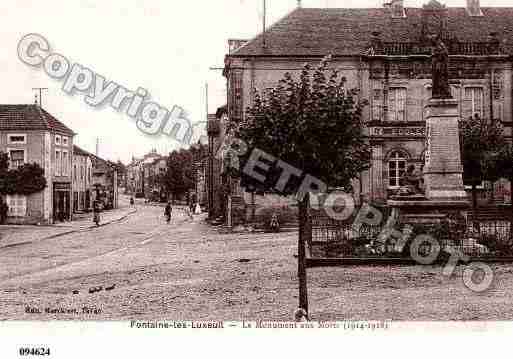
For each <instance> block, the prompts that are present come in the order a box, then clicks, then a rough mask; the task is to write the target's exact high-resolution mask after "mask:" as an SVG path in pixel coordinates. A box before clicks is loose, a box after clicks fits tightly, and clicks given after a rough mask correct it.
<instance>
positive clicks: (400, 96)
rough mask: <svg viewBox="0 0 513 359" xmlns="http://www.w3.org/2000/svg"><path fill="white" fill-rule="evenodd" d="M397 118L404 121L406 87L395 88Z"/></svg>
mask: <svg viewBox="0 0 513 359" xmlns="http://www.w3.org/2000/svg"><path fill="white" fill-rule="evenodd" d="M397 116H398V118H397V120H399V121H405V120H406V89H405V88H398V89H397Z"/></svg>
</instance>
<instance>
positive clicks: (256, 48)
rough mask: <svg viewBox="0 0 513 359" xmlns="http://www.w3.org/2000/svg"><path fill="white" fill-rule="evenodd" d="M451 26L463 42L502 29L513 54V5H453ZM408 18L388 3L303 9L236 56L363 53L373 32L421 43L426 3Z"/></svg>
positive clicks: (500, 35) (410, 11)
mask: <svg viewBox="0 0 513 359" xmlns="http://www.w3.org/2000/svg"><path fill="white" fill-rule="evenodd" d="M446 9H447V31H448V32H449V33H450V34H451V35H454V36H455V37H456V38H457V39H458V41H462V42H465V41H468V42H486V41H488V39H489V35H490V34H491V33H493V32H496V33H497V35H498V38H499V39H500V40H501V41H502V42H503V44H502V46H503V47H502V50H503V51H504V52H505V53H507V54H513V8H507V7H483V8H481V10H482V12H483V16H470V15H468V13H467V10H466V9H465V8H463V7H461V8H455V7H447V8H446ZM405 13H406V17H404V18H393V17H392V16H391V14H390V10H389V9H386V8H366V9H362V8H360V9H350V8H344V9H333V8H328V9H311V8H297V9H296V10H294V11H292V12H291V13H289V14H288V15H287V16H285V17H284V18H282V19H281V20H279V21H278V22H276V23H275V24H274V25H272V26H271V27H270V28H269V29H268V30H267V31H266V47H265V48H263V46H262V45H263V36H262V34H260V35H258V36H257V37H255V38H254V39H253V40H251V41H249V42H248V43H246V44H245V45H243V46H241V47H240V48H239V49H237V50H235V51H233V52H232V53H231V54H230V56H233V57H238V56H240V57H246V56H325V55H328V54H331V55H333V56H347V55H360V54H362V53H364V52H365V50H367V49H368V47H369V42H370V39H371V36H372V35H371V34H372V32H375V31H376V32H380V33H381V35H380V36H381V40H382V41H384V42H387V41H390V42H394V41H395V42H416V41H418V40H419V38H420V35H421V29H422V15H423V9H422V8H408V7H407V8H405Z"/></svg>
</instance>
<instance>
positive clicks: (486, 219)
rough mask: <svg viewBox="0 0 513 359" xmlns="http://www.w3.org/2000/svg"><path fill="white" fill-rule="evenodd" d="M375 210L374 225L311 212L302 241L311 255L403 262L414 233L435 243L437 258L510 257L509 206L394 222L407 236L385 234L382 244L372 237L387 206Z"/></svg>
mask: <svg viewBox="0 0 513 359" xmlns="http://www.w3.org/2000/svg"><path fill="white" fill-rule="evenodd" d="M381 210H382V214H383V220H382V221H381V223H379V224H377V225H374V226H371V225H367V224H360V225H355V219H356V217H357V216H356V215H354V216H352V217H351V218H348V219H347V220H344V221H339V220H336V219H333V218H331V217H330V216H328V215H327V214H326V212H325V211H324V210H319V211H312V212H311V215H310V218H311V237H310V238H309V240H308V246H309V248H310V253H311V256H312V258H346V259H351V258H357V259H362V258H367V259H373V258H374V259H379V261H378V262H381V260H382V259H387V258H388V259H402V260H405V261H408V260H411V254H410V250H409V248H410V245H411V243H412V240H413V239H414V238H415V237H416V236H418V235H421V234H423V235H426V234H427V235H429V236H431V237H432V238H434V239H436V241H437V243H438V244H439V246H440V250H441V252H440V253H441V254H440V257H441V259H442V258H443V257H447V256H448V253H450V252H451V251H453V250H456V251H458V252H460V253H462V254H465V255H467V256H468V257H470V258H471V259H489V260H494V259H497V260H501V259H513V238H512V230H513V228H512V221H511V215H510V214H511V211H510V210H504V211H500V212H498V213H494V214H491V213H490V212H488V214H487V215H485V216H483V215H482V214H479V213H477V212H470V213H467V214H466V216H464V217H461V220H458V221H455V220H453V219H448V220H447V221H444V222H441V223H438V224H429V225H423V224H419V225H410V224H398V225H396V226H395V227H394V229H396V230H398V231H399V232H401V233H403V234H406V231H408V230H409V231H410V233H411V234H410V235H409V236H407V237H406V238H408V241H406V242H405V245H404V246H403V247H397V246H396V244H397V239H396V238H393V237H390V238H388V239H387V240H386V242H385V243H384V244H383V243H382V241H377V239H378V236H379V234H380V233H382V231H383V229H384V228H385V223H386V220H387V218H388V217H389V215H390V211H391V210H390V208H388V207H382V208H381ZM357 212H358V211H356V212H355V213H357ZM499 213H500V214H499ZM408 226H409V227H408ZM403 239H404V238H403ZM431 249H432V247H431V246H430V245H429V244H428V243H425V244H424V245H423V246H421V247H420V251H421V252H423V253H425V254H426V255H427V254H428V253H429V251H430V250H431ZM351 263H353V262H351ZM384 263H386V261H384Z"/></svg>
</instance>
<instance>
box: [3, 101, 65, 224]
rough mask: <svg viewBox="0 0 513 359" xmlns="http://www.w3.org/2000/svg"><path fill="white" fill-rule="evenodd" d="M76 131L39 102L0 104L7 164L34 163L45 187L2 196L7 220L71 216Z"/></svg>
mask: <svg viewBox="0 0 513 359" xmlns="http://www.w3.org/2000/svg"><path fill="white" fill-rule="evenodd" d="M74 136H75V133H74V132H73V131H72V130H71V129H69V128H68V127H67V126H66V125H64V124H63V123H62V122H60V121H59V120H57V119H56V118H55V117H54V116H52V115H51V114H49V113H48V112H46V111H45V110H44V109H42V108H41V107H39V105H37V104H34V105H0V151H1V152H6V153H7V154H8V156H9V161H10V168H17V167H19V166H21V165H23V164H26V163H36V164H38V165H39V166H40V167H41V168H43V170H44V175H45V178H46V184H47V186H46V188H45V189H44V190H43V191H41V192H38V193H34V194H31V195H29V196H22V195H12V196H5V201H6V203H7V205H8V206H9V213H8V218H7V223H16V224H37V223H40V224H51V223H54V222H55V221H65V220H71V219H72V159H73V137H74Z"/></svg>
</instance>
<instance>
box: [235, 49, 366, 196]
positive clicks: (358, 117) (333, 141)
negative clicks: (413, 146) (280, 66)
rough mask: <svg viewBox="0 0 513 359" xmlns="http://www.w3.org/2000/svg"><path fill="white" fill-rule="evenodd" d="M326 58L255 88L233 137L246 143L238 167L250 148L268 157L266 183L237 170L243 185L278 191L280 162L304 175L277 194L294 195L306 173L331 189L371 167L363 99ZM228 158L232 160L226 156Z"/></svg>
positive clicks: (347, 187) (349, 182) (242, 164)
mask: <svg viewBox="0 0 513 359" xmlns="http://www.w3.org/2000/svg"><path fill="white" fill-rule="evenodd" d="M329 62H330V58H329V57H326V58H325V59H323V60H322V61H321V62H320V63H319V65H318V66H317V67H316V68H315V69H313V70H312V69H311V67H310V65H308V64H306V65H304V67H303V69H302V71H301V74H300V76H299V78H295V77H294V76H293V75H292V74H290V73H286V74H285V75H284V78H283V79H281V80H280V82H279V84H278V86H277V87H276V88H274V89H272V91H269V92H267V93H266V94H262V93H259V92H258V91H257V92H256V96H255V100H254V103H253V106H252V107H250V108H249V109H248V111H247V114H248V118H247V119H246V121H244V122H243V123H239V124H235V130H234V136H235V137H236V138H238V139H240V140H242V141H244V142H245V143H246V144H247V147H248V151H247V152H246V153H245V154H244V155H242V156H241V157H240V164H241V166H240V167H239V168H240V169H242V168H244V165H245V163H246V162H247V161H248V158H249V156H250V154H251V153H252V151H253V150H254V149H258V150H260V151H263V152H265V153H267V154H269V155H271V156H272V157H271V158H272V159H271V160H270V161H268V162H269V164H270V165H271V168H270V169H269V170H268V171H267V173H266V174H267V177H266V179H265V181H259V180H255V178H252V176H248V175H247V174H245V173H244V171H243V173H240V175H241V176H242V183H243V184H245V185H246V186H249V187H253V188H258V189H261V190H276V186H275V184H276V181H277V180H278V178H279V175H280V174H281V173H282V171H283V163H285V164H287V165H289V166H293V167H294V168H295V169H298V170H300V171H301V172H302V174H301V175H300V176H299V177H298V176H293V177H291V179H290V181H289V183H288V185H287V186H286V187H285V188H284V189H283V190H280V191H278V192H281V193H282V194H290V193H294V192H295V191H296V190H297V188H298V185H299V183H300V182H301V179H302V178H303V177H304V176H305V175H310V176H313V177H315V178H317V179H319V180H321V181H323V182H324V183H325V184H326V185H328V186H331V187H344V188H346V189H351V180H352V179H354V178H356V177H358V175H359V173H360V172H361V171H362V170H365V169H367V168H368V166H369V161H370V149H369V145H368V144H367V143H366V141H365V138H364V136H363V133H362V128H363V121H362V109H363V107H364V106H365V105H366V103H365V101H360V100H359V99H358V92H357V90H354V89H352V90H349V89H347V88H346V86H345V85H346V79H345V78H344V77H341V76H340V74H339V72H338V71H337V70H335V69H329V68H328V66H329ZM239 153H240V152H239ZM229 160H232V159H229Z"/></svg>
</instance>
